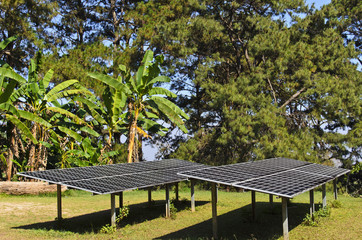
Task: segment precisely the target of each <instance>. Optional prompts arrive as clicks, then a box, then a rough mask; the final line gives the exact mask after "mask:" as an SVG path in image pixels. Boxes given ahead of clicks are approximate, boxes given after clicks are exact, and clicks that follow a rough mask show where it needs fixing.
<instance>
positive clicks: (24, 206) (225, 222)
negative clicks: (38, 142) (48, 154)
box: [0, 188, 362, 240]
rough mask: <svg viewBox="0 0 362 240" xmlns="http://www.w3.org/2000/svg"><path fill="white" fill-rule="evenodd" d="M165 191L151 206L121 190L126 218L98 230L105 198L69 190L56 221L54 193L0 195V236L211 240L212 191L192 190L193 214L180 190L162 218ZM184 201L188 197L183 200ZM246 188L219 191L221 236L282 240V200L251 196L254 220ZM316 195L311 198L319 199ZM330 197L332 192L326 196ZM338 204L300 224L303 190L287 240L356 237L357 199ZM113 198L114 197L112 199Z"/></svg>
mask: <svg viewBox="0 0 362 240" xmlns="http://www.w3.org/2000/svg"><path fill="white" fill-rule="evenodd" d="M164 195H165V193H164V190H159V191H154V192H153V195H152V198H153V200H154V205H153V206H151V207H150V206H148V204H147V191H141V190H139V191H132V192H125V193H124V203H125V205H128V206H129V208H130V214H129V216H128V217H127V218H126V219H124V220H123V221H122V224H121V226H120V228H119V229H117V231H116V232H114V233H109V234H101V233H99V230H100V229H101V227H102V226H104V225H106V224H108V223H109V221H110V210H109V208H110V196H109V195H106V196H92V195H91V194H89V193H86V192H82V191H68V192H66V193H65V196H64V197H63V217H64V218H65V219H64V220H63V221H62V223H61V224H58V223H57V222H56V221H54V218H55V217H56V214H57V213H56V196H55V195H54V194H53V195H47V196H44V195H43V196H8V195H0V239H16V240H19V239H211V236H212V228H211V225H212V224H211V203H210V199H211V193H210V191H203V190H197V191H196V201H197V202H196V212H194V213H192V212H191V211H190V209H189V206H190V202H189V199H190V192H189V189H187V188H183V189H181V191H180V199H184V201H182V202H181V203H180V204H176V207H177V209H178V211H177V213H176V218H175V219H165V218H164V217H163V215H164V212H165V206H164ZM185 199H187V201H186V200H185ZM250 199H251V197H250V192H245V193H237V192H222V191H219V195H218V200H219V202H218V216H219V217H218V222H219V236H220V238H221V239H279V238H281V239H282V224H281V203H280V202H281V199H276V198H274V204H273V206H272V207H271V206H270V205H269V203H268V200H269V198H268V195H266V194H258V193H257V194H256V199H257V204H256V221H255V222H251V205H250ZM321 199H322V198H321V193H320V192H316V193H315V202H316V203H318V204H317V207H318V206H319V205H320V203H321ZM327 199H328V200H331V199H332V193H328V194H327ZM339 200H340V201H341V203H342V207H341V208H333V209H332V210H331V211H332V212H331V215H330V217H327V218H324V219H323V220H322V221H321V223H320V224H319V226H317V227H309V226H303V225H302V224H301V223H302V221H303V218H304V217H305V215H306V213H308V212H309V195H308V193H304V194H301V195H300V196H298V197H296V198H294V199H292V200H291V203H290V205H289V208H288V211H289V229H290V239H361V236H362V228H361V224H362V216H361V210H362V204H361V203H362V199H361V198H352V197H349V196H344V195H340V196H339ZM117 201H118V200H117Z"/></svg>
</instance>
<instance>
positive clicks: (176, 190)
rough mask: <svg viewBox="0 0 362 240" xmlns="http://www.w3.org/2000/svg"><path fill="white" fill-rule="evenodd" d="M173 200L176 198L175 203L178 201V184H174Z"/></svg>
mask: <svg viewBox="0 0 362 240" xmlns="http://www.w3.org/2000/svg"><path fill="white" fill-rule="evenodd" d="M175 198H176V201H178V199H179V195H178V182H177V183H175Z"/></svg>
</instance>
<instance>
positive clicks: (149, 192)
mask: <svg viewBox="0 0 362 240" xmlns="http://www.w3.org/2000/svg"><path fill="white" fill-rule="evenodd" d="M151 203H152V189H151V188H149V189H148V205H149V206H151Z"/></svg>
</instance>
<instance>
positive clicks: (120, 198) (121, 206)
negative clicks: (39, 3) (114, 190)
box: [118, 192, 123, 212]
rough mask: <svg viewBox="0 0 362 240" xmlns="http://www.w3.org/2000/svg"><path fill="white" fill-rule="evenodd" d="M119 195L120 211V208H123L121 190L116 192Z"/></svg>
mask: <svg viewBox="0 0 362 240" xmlns="http://www.w3.org/2000/svg"><path fill="white" fill-rule="evenodd" d="M118 196H119V199H118V200H119V212H121V208H123V192H119V193H118Z"/></svg>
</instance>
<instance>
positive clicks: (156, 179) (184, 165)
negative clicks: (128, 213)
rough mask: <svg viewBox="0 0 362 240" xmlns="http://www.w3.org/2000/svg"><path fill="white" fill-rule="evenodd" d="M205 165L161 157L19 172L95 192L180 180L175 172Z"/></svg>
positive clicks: (114, 190) (181, 179) (100, 192)
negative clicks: (120, 162) (156, 159)
mask: <svg viewBox="0 0 362 240" xmlns="http://www.w3.org/2000/svg"><path fill="white" fill-rule="evenodd" d="M205 167H207V166H205V165H202V164H197V163H193V162H189V161H183V160H179V159H165V160H160V161H149V162H139V163H126V164H110V165H103V166H93V167H78V168H68V169H53V170H46V171H34V172H23V173H19V175H21V176H25V177H28V178H35V179H39V180H43V181H47V182H50V183H56V184H61V185H65V186H68V187H72V188H76V189H81V190H85V191H89V192H93V193H97V194H106V193H116V192H120V191H124V190H128V189H129V190H130V189H136V188H145V187H151V186H158V185H162V184H167V183H173V182H179V181H183V180H186V179H187V178H186V177H183V176H180V175H177V172H179V171H188V170H194V169H198V168H205Z"/></svg>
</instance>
